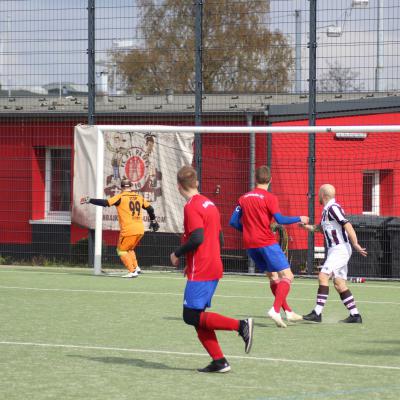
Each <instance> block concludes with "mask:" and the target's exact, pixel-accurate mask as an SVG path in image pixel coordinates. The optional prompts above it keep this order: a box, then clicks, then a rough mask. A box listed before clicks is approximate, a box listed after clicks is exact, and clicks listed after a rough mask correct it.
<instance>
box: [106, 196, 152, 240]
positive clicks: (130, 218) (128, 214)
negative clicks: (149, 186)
mask: <svg viewBox="0 0 400 400" xmlns="http://www.w3.org/2000/svg"><path fill="white" fill-rule="evenodd" d="M107 201H108V204H109V206H116V208H117V212H118V221H119V226H120V229H121V233H120V234H121V236H132V235H143V234H144V224H143V218H142V209H143V208H147V207H149V206H150V203H149V202H148V201H146V200H145V199H144V198H143V197H142V196H141V195H140V194H138V193H136V192H127V191H124V192H122V193H119V194H117V195H116V196H113V197H110V198H109V199H108V200H107Z"/></svg>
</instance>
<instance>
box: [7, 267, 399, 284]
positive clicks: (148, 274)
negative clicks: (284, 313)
mask: <svg viewBox="0 0 400 400" xmlns="http://www.w3.org/2000/svg"><path fill="white" fill-rule="evenodd" d="M24 268H29V267H24ZM30 268H31V270H30V271H29V272H30V273H34V272H37V271H35V270H34V269H33V268H32V267H30ZM74 270H75V271H77V270H79V271H80V272H86V270H85V269H82V268H71V271H74ZM88 271H89V270H88ZM14 272H15V273H25V272H27V271H23V270H11V269H1V268H0V273H14ZM40 273H41V274H43V275H70V274H71V273H70V272H63V271H58V272H50V271H40ZM120 273H121V276H122V274H123V271H121V272H120ZM118 274H119V273H117V272H115V273H114V272H111V273H105V274H104V275H101V276H103V277H107V276H109V277H113V278H115V277H118V276H119V275H118ZM158 274H161V275H162V276H157V275H158ZM173 274H178V272H173V271H172V272H171V271H153V270H147V271H145V274H144V275H142V277H141V278H142V279H143V278H151V279H169V280H181V281H183V280H185V278H184V277H183V275H181V276H180V275H178V276H174V277H173V276H171V275H173ZM82 276H86V277H93V276H94V275H91V274H82ZM231 276H232V275H229V274H228V273H227V274H226V275H225V278H224V279H223V281H222V282H224V283H250V284H259V285H264V284H265V283H268V281H267V279H266V278H265V277H264V276H261V275H260V276H259V279H258V280H251V278H250V277H249V279H246V280H241V279H230V277H231ZM240 276H243V275H240ZM300 280H301V281H303V278H295V283H294V285H295V286H315V285H317V277H315V279H314V280H311V279H310V282H304V281H303V282H300ZM349 283H350V284H351V282H349ZM352 287H354V286H353V285H352ZM356 287H357V288H363V289H375V288H381V289H400V284H399V285H391V284H387V285H375V284H373V283H368V281H367V282H365V283H360V284H356Z"/></svg>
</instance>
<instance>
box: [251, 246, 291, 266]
mask: <svg viewBox="0 0 400 400" xmlns="http://www.w3.org/2000/svg"><path fill="white" fill-rule="evenodd" d="M247 253H248V254H249V256H250V257H251V258H252V259H253V261H254V262H255V264H256V266H257V268H258V269H259V270H261V272H265V271H268V272H278V271H282V270H283V269H286V268H289V261H288V260H287V258H286V256H285V253H284V252H283V251H282V249H281V247H280V246H279V244H277V243H276V244H273V245H271V246H265V247H259V248H256V249H248V250H247Z"/></svg>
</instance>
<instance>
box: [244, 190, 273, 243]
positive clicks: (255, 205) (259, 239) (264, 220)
mask: <svg viewBox="0 0 400 400" xmlns="http://www.w3.org/2000/svg"><path fill="white" fill-rule="evenodd" d="M239 205H240V207H241V209H242V224H243V242H244V247H245V248H246V249H254V248H258V247H265V246H271V245H273V244H275V243H277V241H276V239H275V235H274V234H273V232H272V230H271V228H270V225H271V221H272V218H273V214H276V213H280V211H279V204H278V199H277V197H276V196H275V195H273V194H272V193H270V192H268V191H266V190H264V189H260V188H255V189H254V190H252V191H251V192H248V193H245V194H244V195H243V196H241V197H240V199H239Z"/></svg>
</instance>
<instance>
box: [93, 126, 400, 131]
mask: <svg viewBox="0 0 400 400" xmlns="http://www.w3.org/2000/svg"><path fill="white" fill-rule="evenodd" d="M96 127H97V129H98V130H99V131H101V132H104V131H109V132H116V131H135V132H148V131H149V130H154V131H157V132H194V133H320V132H327V133H329V132H334V133H347V132H348V133H359V132H363V133H369V132H400V125H352V126H343V125H338V126H172V125H96Z"/></svg>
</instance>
